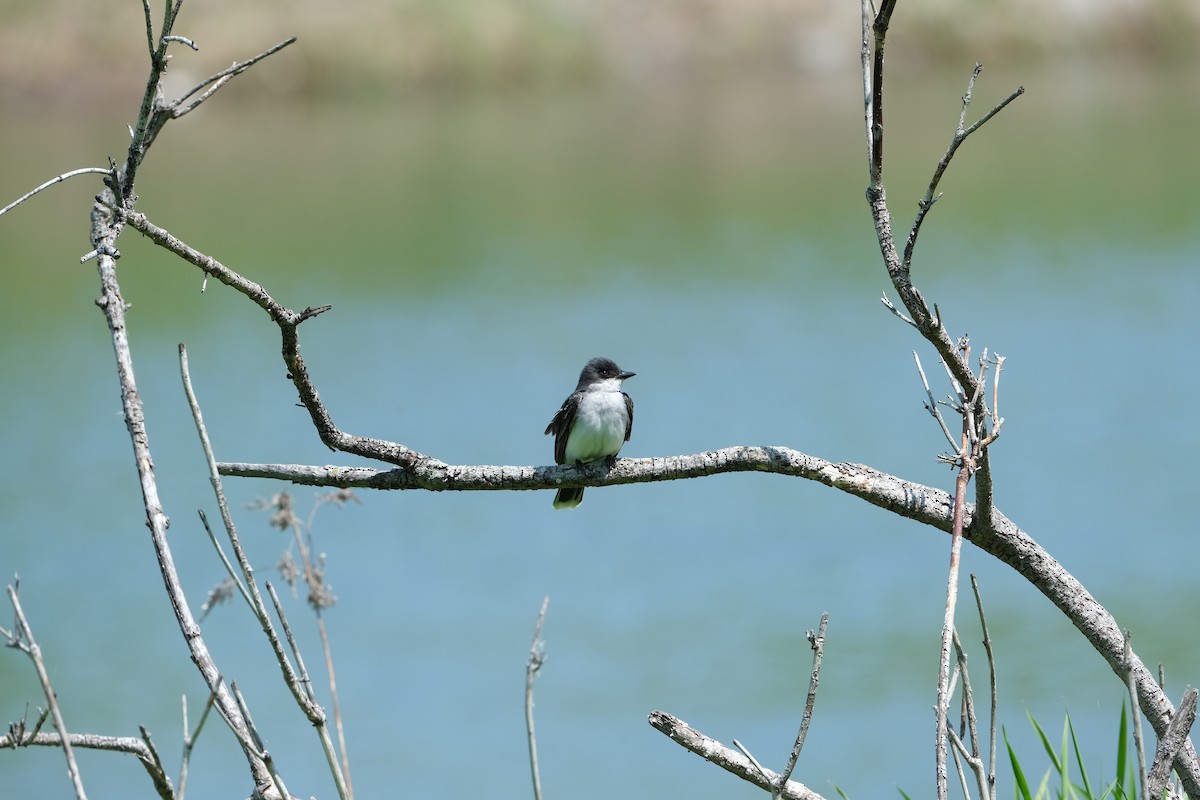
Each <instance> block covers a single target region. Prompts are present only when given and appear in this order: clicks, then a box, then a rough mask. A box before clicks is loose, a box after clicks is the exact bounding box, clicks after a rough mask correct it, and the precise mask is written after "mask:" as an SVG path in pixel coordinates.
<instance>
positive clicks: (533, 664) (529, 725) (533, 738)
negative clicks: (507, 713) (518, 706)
mask: <svg viewBox="0 0 1200 800" xmlns="http://www.w3.org/2000/svg"><path fill="white" fill-rule="evenodd" d="M549 605H550V595H546V597H545V599H544V600H542V610H541V611H539V612H538V616H537V622H536V623H535V624H534V626H533V643H532V644H530V645H529V660H528V661H527V662H526V663H525V738H526V741H527V742H528V743H529V772H530V774H531V776H532V778H533V800H542V778H541V775H540V773H539V772H538V755H537V733H536V732H535V730H534V727H533V682H534V680H536V679H537V674H538V671H539V670H540V669H541V668H542V664H544V663H546V647H545V643H544V642H543V641H542V623H543V622H545V621H546V608H547V607H548V606H549Z"/></svg>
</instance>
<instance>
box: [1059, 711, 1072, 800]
mask: <svg viewBox="0 0 1200 800" xmlns="http://www.w3.org/2000/svg"><path fill="white" fill-rule="evenodd" d="M1070 732H1071V715H1070V714H1067V715H1066V719H1064V720H1063V732H1062V749H1061V750H1060V751H1059V753H1060V756H1059V759H1058V766H1059V770H1058V778H1059V785H1058V796H1059V798H1060V800H1067V798H1069V797H1070V796H1071V795H1070V791H1071V779H1070V775H1069V774H1068V773H1069V772H1070V767H1071V762H1070V760H1069V759H1068V758H1067V742H1068V735H1069V734H1070Z"/></svg>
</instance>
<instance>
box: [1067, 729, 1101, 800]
mask: <svg viewBox="0 0 1200 800" xmlns="http://www.w3.org/2000/svg"><path fill="white" fill-rule="evenodd" d="M1067 725H1068V727H1069V728H1070V730H1071V749H1072V750H1074V751H1075V766H1077V767H1079V779H1080V780H1082V781H1083V787H1082V792H1083V796H1084V797H1086V798H1087V800H1095V795H1093V794H1092V784H1091V781H1089V780H1088V774H1087V769H1086V768H1085V767H1084V766H1083V756H1082V755H1081V754H1080V753H1079V740H1078V739H1076V738H1075V726H1074V725H1073V724H1072V723H1071V715H1070V714H1068V715H1067Z"/></svg>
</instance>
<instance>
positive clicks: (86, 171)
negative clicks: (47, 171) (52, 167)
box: [0, 167, 112, 217]
mask: <svg viewBox="0 0 1200 800" xmlns="http://www.w3.org/2000/svg"><path fill="white" fill-rule="evenodd" d="M93 173H94V174H98V175H111V174H112V170H109V169H105V168H104V167H81V168H80V169H73V170H71V171H70V172H64V173H63V174H62V175H56V176H55V177H53V178H51V179H50V180H48V181H46V182H45V183H43V184H42V185H41V186H38V187H37V188H36V189H31V190H30V191H28V192H26V193H25V194H23V195H21V196H20V197H18V198H17V199H16V200H13V201H12V202H11V203H9V204H8V205H6V206H5V207H4V208H0V217H2V216H4V215H5V214H7V213H8V212H9V211H11V210H12V209H14V208H16V207H17V206H19V205H21V203H24V202H25V201H26V200H28V199H29V198H31V197H33V196H34V195H35V194H37V193H38V192H41V191H43V190H45V189H49V188H50V187H51V186H54V185H55V184H59V183H62V182H63V181H65V180H67V179H68V178H74V177H75V176H77V175H91V174H93Z"/></svg>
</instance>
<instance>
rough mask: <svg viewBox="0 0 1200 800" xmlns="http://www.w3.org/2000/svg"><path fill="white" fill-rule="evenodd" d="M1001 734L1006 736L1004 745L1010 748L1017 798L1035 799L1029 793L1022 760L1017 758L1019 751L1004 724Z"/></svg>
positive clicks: (1009, 755)
mask: <svg viewBox="0 0 1200 800" xmlns="http://www.w3.org/2000/svg"><path fill="white" fill-rule="evenodd" d="M1035 724H1036V723H1035ZM1000 734H1001V735H1002V736H1003V737H1004V746H1005V748H1007V749H1008V760H1009V762H1010V763H1011V764H1012V771H1013V780H1014V781H1015V782H1016V784H1017V785H1016V787H1015V795H1016V797H1017V800H1033V795H1031V794H1030V793H1029V782H1028V781H1026V780H1025V773H1024V772H1022V771H1021V762H1019V761H1018V760H1017V753H1016V751H1015V750H1013V747H1012V745H1011V744H1009V742H1008V731H1007V730H1005V729H1004V726H1003V725H1001V726H1000Z"/></svg>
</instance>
